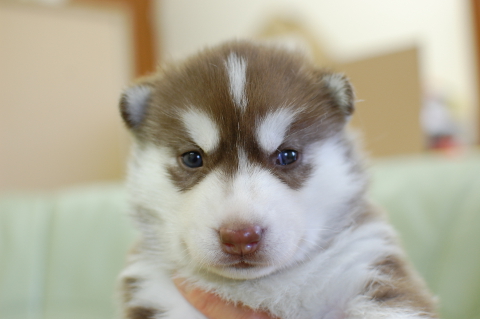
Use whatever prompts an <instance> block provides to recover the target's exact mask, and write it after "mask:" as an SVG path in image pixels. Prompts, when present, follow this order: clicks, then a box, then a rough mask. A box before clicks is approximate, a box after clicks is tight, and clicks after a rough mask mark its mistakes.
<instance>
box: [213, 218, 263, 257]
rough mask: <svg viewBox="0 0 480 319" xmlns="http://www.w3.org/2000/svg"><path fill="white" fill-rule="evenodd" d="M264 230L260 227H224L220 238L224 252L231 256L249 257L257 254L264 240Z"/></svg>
mask: <svg viewBox="0 0 480 319" xmlns="http://www.w3.org/2000/svg"><path fill="white" fill-rule="evenodd" d="M262 233H263V230H262V228H261V227H260V226H257V225H251V226H246V227H243V228H241V229H236V228H234V227H231V228H230V227H228V226H223V227H221V228H220V231H219V236H220V242H221V244H222V250H223V251H224V252H226V253H227V254H231V255H240V256H243V255H248V254H251V253H253V252H255V251H256V250H257V248H258V244H259V243H260V241H261V239H262Z"/></svg>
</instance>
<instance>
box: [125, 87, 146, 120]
mask: <svg viewBox="0 0 480 319" xmlns="http://www.w3.org/2000/svg"><path fill="white" fill-rule="evenodd" d="M124 94H125V97H126V102H127V107H128V112H129V116H130V119H131V121H132V122H133V123H136V124H138V123H140V122H141V121H142V120H143V117H144V116H145V106H146V105H145V104H146V103H147V101H148V99H149V98H150V94H151V91H150V88H149V87H147V86H145V85H138V86H133V87H130V88H128V89H126V90H125V92H124Z"/></svg>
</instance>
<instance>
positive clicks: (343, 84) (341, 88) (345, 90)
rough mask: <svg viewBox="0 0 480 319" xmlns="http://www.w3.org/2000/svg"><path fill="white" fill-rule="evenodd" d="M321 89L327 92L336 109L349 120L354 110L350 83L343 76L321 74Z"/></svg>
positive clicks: (353, 95) (353, 98)
mask: <svg viewBox="0 0 480 319" xmlns="http://www.w3.org/2000/svg"><path fill="white" fill-rule="evenodd" d="M321 83H322V88H323V89H324V90H326V91H327V93H328V95H329V96H330V98H331V99H332V101H333V103H334V104H335V106H336V107H338V108H339V109H340V110H341V111H342V113H343V114H344V115H345V116H346V117H347V118H349V117H350V116H351V115H352V113H353V110H354V104H355V93H354V91H353V87H352V85H351V84H350V81H349V80H348V79H347V77H346V76H345V75H343V74H339V73H330V72H325V71H323V72H322V75H321Z"/></svg>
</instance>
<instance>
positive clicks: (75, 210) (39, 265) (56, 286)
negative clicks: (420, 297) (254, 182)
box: [0, 152, 480, 319]
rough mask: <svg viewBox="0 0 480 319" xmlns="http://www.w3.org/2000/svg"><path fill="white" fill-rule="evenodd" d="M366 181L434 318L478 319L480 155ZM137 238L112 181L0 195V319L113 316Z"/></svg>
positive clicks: (400, 163) (380, 172)
mask: <svg viewBox="0 0 480 319" xmlns="http://www.w3.org/2000/svg"><path fill="white" fill-rule="evenodd" d="M371 173H372V185H371V191H370V194H371V197H372V199H373V200H374V201H375V202H377V203H378V204H379V205H381V206H383V207H384V208H385V209H386V210H387V211H388V213H389V218H390V220H391V222H392V223H393V224H394V225H395V227H396V228H397V230H398V231H399V233H400V236H401V240H402V242H403V244H404V247H405V249H406V250H407V252H408V254H409V255H410V257H411V259H412V261H413V263H414V265H415V266H416V268H417V269H418V270H419V271H420V272H421V274H422V275H423V277H424V278H425V279H426V281H427V283H428V285H429V287H430V289H431V290H432V291H433V292H434V293H435V294H436V295H437V296H438V297H439V303H440V310H441V313H442V318H444V319H460V318H462V319H480V153H478V152H472V153H471V154H469V155H468V156H464V157H462V158H461V159H460V158H457V159H447V158H444V157H441V156H439V155H423V156H417V157H404V158H394V159H388V160H382V161H376V162H375V163H374V164H372V167H371ZM135 236H136V234H135V230H133V229H132V227H131V224H130V222H129V220H128V217H127V205H126V203H125V191H124V189H123V187H122V186H121V184H118V183H117V184H96V185H86V186H81V187H75V188H69V189H65V190H60V191H57V192H49V193H11V194H3V195H1V196H0V318H1V319H109V318H115V317H116V316H117V314H116V311H115V309H116V307H115V304H116V301H115V300H116V297H115V285H116V276H117V274H118V273H119V271H120V270H121V268H122V267H123V264H124V260H125V257H124V256H125V254H126V252H127V250H128V247H129V245H130V244H131V243H132V242H133V241H134V238H135ZM186 319H187V318H186Z"/></svg>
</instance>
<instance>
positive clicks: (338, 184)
mask: <svg viewBox="0 0 480 319" xmlns="http://www.w3.org/2000/svg"><path fill="white" fill-rule="evenodd" d="M121 111H122V116H123V118H124V120H125V122H126V124H127V126H128V127H129V128H130V130H131V131H132V132H133V135H134V138H135V145H134V150H133V156H132V160H131V163H130V169H129V182H128V183H129V189H130V195H131V200H132V204H133V205H134V207H135V210H136V212H137V213H136V214H137V219H138V220H139V221H140V225H141V229H142V230H143V231H144V236H145V237H146V238H147V240H149V241H150V242H152V243H154V244H152V245H153V246H157V247H153V248H154V249H158V250H159V251H160V252H161V253H162V254H163V255H164V256H167V258H168V259H169V260H171V261H173V262H174V265H175V267H186V268H188V267H190V268H191V267H193V268H195V269H197V270H202V271H207V272H209V273H216V274H219V275H222V276H225V277H230V278H236V279H249V278H256V277H260V276H265V275H267V274H269V273H272V272H274V271H276V270H279V269H281V268H283V267H288V266H290V265H292V264H295V263H298V262H302V261H304V260H305V259H308V258H309V257H310V255H311V254H314V253H315V252H316V251H318V250H321V249H322V245H323V244H324V243H325V239H326V238H329V237H331V236H332V234H334V233H335V232H336V231H338V229H339V228H340V227H342V225H345V223H346V220H347V219H348V218H350V217H351V216H350V215H349V211H350V210H351V206H352V203H353V202H354V201H355V199H356V198H358V197H359V196H360V194H361V192H362V189H363V184H364V180H363V177H362V174H361V172H360V170H359V169H358V163H357V162H356V160H355V159H354V155H353V152H352V149H351V146H350V143H349V141H348V139H347V138H346V137H345V130H344V126H345V124H346V122H347V120H348V118H349V116H350V115H351V114H352V112H353V92H352V88H351V86H350V84H349V83H348V81H347V80H346V79H345V78H344V77H343V76H341V75H337V74H331V73H328V72H325V71H322V70H318V69H316V68H314V67H313V66H312V65H311V64H310V63H309V62H308V61H306V60H305V59H303V58H302V57H301V56H298V55H296V54H292V53H289V52H287V51H283V50H280V49H274V48H268V47H264V46H257V45H252V44H249V43H243V42H235V43H229V44H226V45H223V46H220V47H217V48H214V49H210V50H206V51H204V52H202V53H201V54H199V55H197V56H195V57H193V58H191V59H190V60H187V61H186V62H185V63H183V64H181V65H179V66H172V67H168V68H166V69H165V70H163V71H162V72H161V73H160V74H159V75H157V76H155V77H152V78H149V79H146V80H143V81H141V82H139V83H137V84H136V85H134V86H132V87H130V88H128V89H127V90H126V91H125V92H124V95H123V97H122V100H121Z"/></svg>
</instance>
